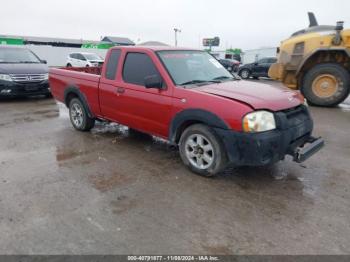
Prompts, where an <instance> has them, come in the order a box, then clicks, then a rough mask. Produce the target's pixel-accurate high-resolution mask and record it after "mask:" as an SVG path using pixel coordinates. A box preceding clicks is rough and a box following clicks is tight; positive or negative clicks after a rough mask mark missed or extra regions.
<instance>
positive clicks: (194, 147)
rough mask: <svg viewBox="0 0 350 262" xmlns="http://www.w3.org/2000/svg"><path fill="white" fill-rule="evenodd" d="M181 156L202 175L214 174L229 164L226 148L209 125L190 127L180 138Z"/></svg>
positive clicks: (192, 168)
mask: <svg viewBox="0 0 350 262" xmlns="http://www.w3.org/2000/svg"><path fill="white" fill-rule="evenodd" d="M179 144H180V148H179V151H180V156H181V159H182V161H183V163H184V164H185V165H186V166H187V167H188V168H189V169H190V170H191V171H192V172H194V173H196V174H199V175H201V176H206V177H210V176H214V175H216V174H217V173H219V172H221V171H223V170H224V168H225V167H226V166H227V162H228V161H227V157H226V152H225V148H224V146H223V144H222V142H221V140H220V138H219V137H218V136H217V135H216V134H215V132H214V131H213V130H212V129H211V128H210V127H208V126H205V125H202V124H195V125H192V126H190V127H188V128H187V129H186V130H185V131H184V132H183V134H182V135H181V138H180V143H179Z"/></svg>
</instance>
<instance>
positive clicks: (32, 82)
mask: <svg viewBox="0 0 350 262" xmlns="http://www.w3.org/2000/svg"><path fill="white" fill-rule="evenodd" d="M48 72H49V68H48V66H47V65H46V61H45V60H41V59H40V58H39V57H38V56H37V55H36V54H34V53H33V52H32V51H30V50H29V49H26V48H19V47H8V46H0V97H14V96H32V95H45V96H50V95H51V93H50V88H49V81H48V78H49V77H48V75H49V74H48Z"/></svg>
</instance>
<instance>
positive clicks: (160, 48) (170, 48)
mask: <svg viewBox="0 0 350 262" xmlns="http://www.w3.org/2000/svg"><path fill="white" fill-rule="evenodd" d="M120 48H122V49H127V50H152V51H186V50H193V51H203V50H199V49H195V48H186V47H173V46H115V47H112V48H111V49H120Z"/></svg>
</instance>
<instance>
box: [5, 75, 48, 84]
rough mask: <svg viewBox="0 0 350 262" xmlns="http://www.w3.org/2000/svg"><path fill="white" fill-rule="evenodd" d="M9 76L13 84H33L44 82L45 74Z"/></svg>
mask: <svg viewBox="0 0 350 262" xmlns="http://www.w3.org/2000/svg"><path fill="white" fill-rule="evenodd" d="M10 76H11V78H12V80H13V81H14V82H20V83H35V82H42V81H44V80H45V79H46V77H47V74H12V75H10Z"/></svg>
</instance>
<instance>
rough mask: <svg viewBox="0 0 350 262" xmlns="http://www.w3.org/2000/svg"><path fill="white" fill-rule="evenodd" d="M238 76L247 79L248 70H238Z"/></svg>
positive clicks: (248, 75)
mask: <svg viewBox="0 0 350 262" xmlns="http://www.w3.org/2000/svg"><path fill="white" fill-rule="evenodd" d="M239 76H240V77H241V78H243V79H248V78H249V77H250V71H249V70H248V69H242V70H241V71H240V72H239Z"/></svg>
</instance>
